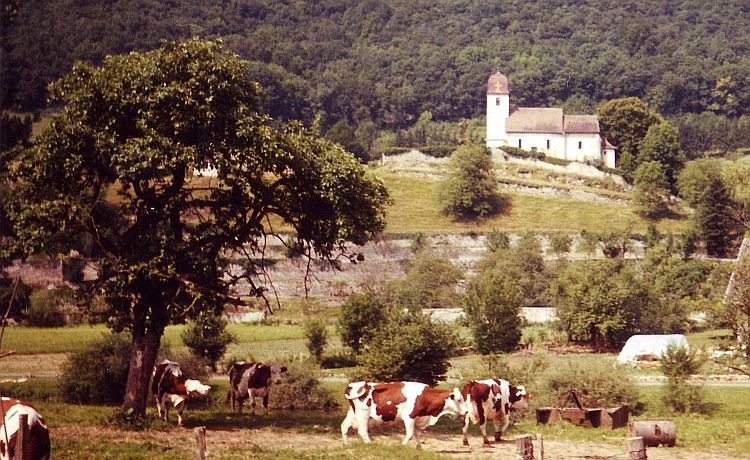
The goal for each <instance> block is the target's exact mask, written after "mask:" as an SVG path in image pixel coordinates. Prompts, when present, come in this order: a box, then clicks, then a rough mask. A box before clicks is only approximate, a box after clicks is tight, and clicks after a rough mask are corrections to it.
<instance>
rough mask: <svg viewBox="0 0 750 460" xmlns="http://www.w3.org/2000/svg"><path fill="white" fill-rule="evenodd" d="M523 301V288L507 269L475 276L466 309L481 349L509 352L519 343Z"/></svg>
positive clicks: (477, 348)
mask: <svg viewBox="0 0 750 460" xmlns="http://www.w3.org/2000/svg"><path fill="white" fill-rule="evenodd" d="M522 304H523V293H522V292H521V289H520V288H519V287H518V285H516V284H515V282H514V280H513V279H512V278H511V277H509V276H508V275H507V274H505V273H503V272H500V271H498V270H492V271H485V272H482V273H480V274H479V275H478V276H477V277H476V278H474V279H473V280H471V282H470V283H469V288H468V292H467V294H466V307H465V310H466V315H467V317H468V320H469V327H470V328H471V330H472V334H473V336H474V346H475V348H476V350H477V351H478V352H479V353H481V354H483V355H487V354H490V353H499V352H509V351H513V350H514V349H515V348H516V347H518V343H519V341H520V339H521V321H522V320H521V306H522Z"/></svg>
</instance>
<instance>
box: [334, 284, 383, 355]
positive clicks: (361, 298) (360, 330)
mask: <svg viewBox="0 0 750 460" xmlns="http://www.w3.org/2000/svg"><path fill="white" fill-rule="evenodd" d="M387 320H388V309H387V307H386V306H385V304H384V303H383V302H382V301H380V299H378V297H376V296H375V295H374V294H371V293H363V294H352V295H350V296H349V298H347V299H346V302H344V304H343V305H341V308H340V310H339V319H338V323H337V329H338V331H339V334H340V337H341V342H342V343H343V344H344V345H346V346H348V347H349V348H351V349H352V350H354V352H355V353H357V352H359V351H360V348H361V347H363V346H366V345H367V344H368V343H370V341H371V340H372V337H373V336H374V335H375V332H376V331H377V330H378V329H380V328H381V327H382V326H383V325H384V324H385V323H386V322H387Z"/></svg>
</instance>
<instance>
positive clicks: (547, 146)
mask: <svg viewBox="0 0 750 460" xmlns="http://www.w3.org/2000/svg"><path fill="white" fill-rule="evenodd" d="M547 150H549V139H547Z"/></svg>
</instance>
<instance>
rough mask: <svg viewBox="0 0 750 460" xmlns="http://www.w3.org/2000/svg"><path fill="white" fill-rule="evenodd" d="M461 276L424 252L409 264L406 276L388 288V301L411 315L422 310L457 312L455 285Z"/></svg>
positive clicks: (450, 265) (446, 262)
mask: <svg viewBox="0 0 750 460" xmlns="http://www.w3.org/2000/svg"><path fill="white" fill-rule="evenodd" d="M463 276H464V274H463V272H462V271H461V270H460V269H459V268H458V267H456V266H455V265H454V264H453V263H452V262H451V261H450V260H448V259H447V258H446V257H444V256H441V255H437V254H434V253H431V252H429V251H423V252H420V253H418V254H417V256H416V257H415V258H414V259H412V260H411V261H410V262H409V266H408V268H407V270H406V275H405V276H404V277H403V278H402V279H399V280H394V281H393V282H391V283H390V285H389V288H388V300H389V301H390V303H396V304H399V305H401V306H403V307H406V308H408V309H410V310H412V311H414V312H419V311H421V310H422V309H423V308H460V307H461V306H462V300H461V295H460V294H459V293H458V290H457V289H458V283H459V282H460V281H461V280H462V279H463Z"/></svg>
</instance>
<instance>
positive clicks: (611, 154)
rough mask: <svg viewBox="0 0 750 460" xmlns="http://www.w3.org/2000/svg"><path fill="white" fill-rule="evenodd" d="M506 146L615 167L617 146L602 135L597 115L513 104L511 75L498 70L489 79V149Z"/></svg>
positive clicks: (562, 158) (563, 158) (564, 158)
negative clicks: (509, 84)
mask: <svg viewBox="0 0 750 460" xmlns="http://www.w3.org/2000/svg"><path fill="white" fill-rule="evenodd" d="M505 146H508V147H518V148H521V149H524V150H528V151H537V152H542V153H544V154H545V155H546V156H549V157H554V158H559V159H561V160H569V161H578V162H581V163H584V162H586V161H594V162H601V163H602V164H603V165H605V166H607V167H609V168H614V167H615V147H614V146H613V145H611V144H610V143H609V142H607V140H606V139H604V138H603V137H602V136H601V132H600V130H599V118H598V117H597V116H596V115H565V114H564V113H563V109H560V108H540V107H516V106H512V105H511V104H510V90H509V89H508V78H507V77H506V76H505V75H503V74H502V73H500V72H495V73H494V74H492V75H491V76H490V78H489V80H488V81H487V148H490V149H498V148H500V149H501V148H503V147H505Z"/></svg>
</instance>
